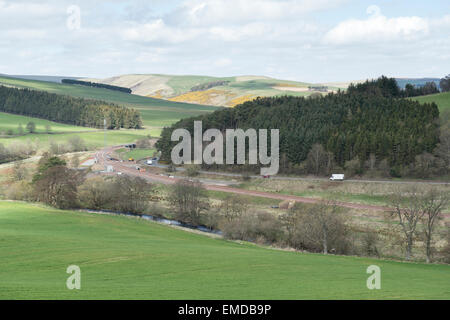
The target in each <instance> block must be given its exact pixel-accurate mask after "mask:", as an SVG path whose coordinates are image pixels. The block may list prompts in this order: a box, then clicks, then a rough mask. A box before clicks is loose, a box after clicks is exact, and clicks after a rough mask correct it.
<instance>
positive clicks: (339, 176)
mask: <svg viewBox="0 0 450 320" xmlns="http://www.w3.org/2000/svg"><path fill="white" fill-rule="evenodd" d="M330 180H331V181H344V175H343V174H341V173H339V174H332V175H331V177H330Z"/></svg>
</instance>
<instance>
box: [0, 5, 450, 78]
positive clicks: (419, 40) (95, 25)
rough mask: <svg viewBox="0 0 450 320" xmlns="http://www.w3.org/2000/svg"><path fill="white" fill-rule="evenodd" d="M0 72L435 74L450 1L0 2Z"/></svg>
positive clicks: (448, 43) (440, 70)
mask: <svg viewBox="0 0 450 320" xmlns="http://www.w3.org/2000/svg"><path fill="white" fill-rule="evenodd" d="M78 16H79V18H80V19H78ZM0 73H9V74H40V75H64V76H86V77H109V76H113V75H118V74H128V73H164V74H199V75H215V76H232V75H266V76H272V77H276V78H280V79H292V80H299V81H306V82H327V81H346V80H358V79H366V78H372V77H377V76H379V75H381V74H385V75H388V76H396V77H442V76H444V75H446V74H448V73H450V1H449V0H428V1H424V0H421V1H416V0H408V1H407V0H380V1H375V0H372V1H365V0H173V1H170V0H148V1H144V0H134V1H132V0H129V1H118V0H109V1H105V0H79V1H77V0H70V1H66V0H43V1H35V0H23V1H22V0H19V1H18V0H0Z"/></svg>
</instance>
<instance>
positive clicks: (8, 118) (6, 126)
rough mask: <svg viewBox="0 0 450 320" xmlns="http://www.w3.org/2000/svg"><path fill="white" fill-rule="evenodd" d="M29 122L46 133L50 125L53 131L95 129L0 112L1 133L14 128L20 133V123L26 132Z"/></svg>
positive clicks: (39, 131) (37, 130)
mask: <svg viewBox="0 0 450 320" xmlns="http://www.w3.org/2000/svg"><path fill="white" fill-rule="evenodd" d="M28 122H34V124H35V125H36V133H46V126H47V125H48V126H50V128H51V133H71V132H80V131H83V132H84V131H85V132H89V131H95V129H93V128H86V127H78V126H72V125H68V124H62V123H57V122H53V121H48V120H44V119H38V118H32V117H27V116H20V115H15V114H10V113H4V112H0V133H2V132H7V131H8V130H12V131H13V133H14V134H18V127H19V124H21V125H22V128H23V131H24V132H26V125H27V123H28Z"/></svg>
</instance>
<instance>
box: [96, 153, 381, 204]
mask: <svg viewBox="0 0 450 320" xmlns="http://www.w3.org/2000/svg"><path fill="white" fill-rule="evenodd" d="M115 149H117V147H109V148H105V149H103V150H101V151H98V152H97V153H96V158H97V161H98V163H99V164H101V165H104V166H105V167H106V166H112V167H113V168H114V171H115V172H122V173H124V174H127V175H132V176H139V177H141V178H144V179H146V180H148V181H150V182H158V183H163V184H174V183H176V182H177V181H178V180H180V178H177V177H173V178H170V177H168V176H163V175H157V174H153V173H151V172H142V171H139V170H136V168H135V166H136V164H130V163H128V162H120V161H111V160H109V158H110V156H109V155H110V154H111V153H112V152H113V151H114V150H115ZM200 181H201V182H203V183H204V187H205V189H207V190H212V191H221V192H228V193H233V194H240V195H247V196H253V197H261V198H268V199H276V200H288V201H295V202H303V203H318V202H320V199H314V198H306V197H300V196H292V195H283V194H276V193H270V192H262V191H252V190H245V189H239V188H233V187H231V186H228V185H225V183H229V182H226V181H217V180H207V181H203V180H202V179H201V180H200ZM337 205H339V206H341V207H344V208H351V209H368V210H376V211H387V210H389V208H387V207H382V206H373V205H363V204H358V203H350V202H337Z"/></svg>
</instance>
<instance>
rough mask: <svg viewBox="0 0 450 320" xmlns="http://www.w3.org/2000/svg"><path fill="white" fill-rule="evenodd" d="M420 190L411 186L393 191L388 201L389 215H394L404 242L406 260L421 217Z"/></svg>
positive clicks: (409, 255)
mask: <svg viewBox="0 0 450 320" xmlns="http://www.w3.org/2000/svg"><path fill="white" fill-rule="evenodd" d="M421 195H422V192H421V191H420V190H419V189H418V188H417V187H416V186H412V187H410V188H408V189H407V190H406V192H404V193H402V192H401V191H400V190H397V191H396V192H394V194H393V195H392V196H391V199H390V203H391V206H392V211H391V212H390V213H391V217H395V218H396V219H397V221H398V223H399V225H400V228H401V230H402V232H403V235H404V237H405V238H404V240H405V244H406V256H405V259H406V260H410V259H411V254H412V248H413V245H414V237H415V235H416V231H417V225H418V223H419V222H420V220H421V219H422V217H423V214H424V213H423V210H422V201H421Z"/></svg>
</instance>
